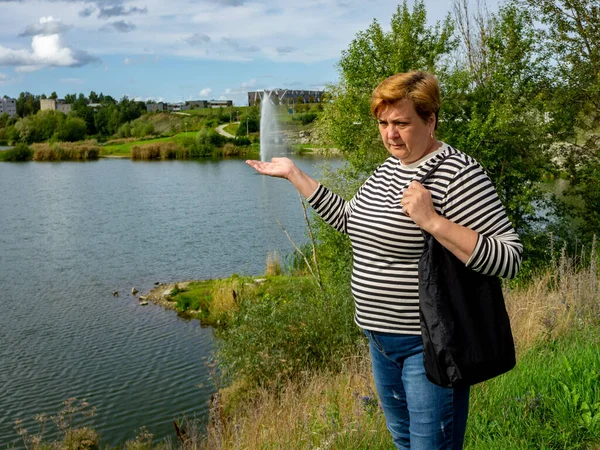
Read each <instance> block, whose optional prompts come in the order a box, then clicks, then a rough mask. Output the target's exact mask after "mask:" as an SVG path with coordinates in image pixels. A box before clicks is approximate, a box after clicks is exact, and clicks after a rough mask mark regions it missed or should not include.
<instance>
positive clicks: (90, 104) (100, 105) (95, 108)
mask: <svg viewBox="0 0 600 450" xmlns="http://www.w3.org/2000/svg"><path fill="white" fill-rule="evenodd" d="M87 106H88V108H92V109H93V110H98V109H100V108H101V107H102V103H88V104H87Z"/></svg>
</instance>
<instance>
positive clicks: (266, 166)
mask: <svg viewBox="0 0 600 450" xmlns="http://www.w3.org/2000/svg"><path fill="white" fill-rule="evenodd" d="M246 164H248V165H249V166H251V167H252V168H254V170H256V171H257V172H258V173H260V174H262V175H268V176H270V177H277V178H286V179H288V180H289V178H290V175H291V174H292V173H293V172H294V169H296V164H294V161H292V160H291V159H289V158H273V159H271V161H270V162H268V161H256V160H248V161H246Z"/></svg>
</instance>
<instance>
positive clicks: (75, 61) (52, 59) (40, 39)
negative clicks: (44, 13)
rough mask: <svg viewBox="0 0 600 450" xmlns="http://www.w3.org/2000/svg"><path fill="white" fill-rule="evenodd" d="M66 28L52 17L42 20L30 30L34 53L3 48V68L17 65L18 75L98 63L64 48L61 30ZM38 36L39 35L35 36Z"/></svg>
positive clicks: (0, 58)
mask: <svg viewBox="0 0 600 450" xmlns="http://www.w3.org/2000/svg"><path fill="white" fill-rule="evenodd" d="M64 30H66V28H65V27H64V26H63V25H61V24H60V21H57V20H55V19H54V18H52V16H50V17H42V18H41V19H39V25H35V26H30V27H28V28H27V30H26V31H25V33H23V35H24V36H29V35H32V39H31V50H25V49H19V50H15V49H12V48H7V47H4V46H2V45H0V66H15V70H16V71H18V72H32V71H35V70H39V69H41V68H43V67H78V66H83V65H85V64H88V63H90V62H93V61H96V60H97V59H96V58H94V57H93V56H91V55H89V54H88V53H86V52H83V51H80V50H74V49H71V48H69V47H67V46H66V45H65V43H64V42H63V40H62V38H61V35H60V34H59V33H58V32H59V31H64ZM34 33H37V34H34Z"/></svg>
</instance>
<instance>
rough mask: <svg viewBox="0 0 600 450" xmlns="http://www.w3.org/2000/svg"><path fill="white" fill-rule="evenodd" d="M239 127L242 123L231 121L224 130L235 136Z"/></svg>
mask: <svg viewBox="0 0 600 450" xmlns="http://www.w3.org/2000/svg"><path fill="white" fill-rule="evenodd" d="M239 127H240V125H239V124H238V123H230V124H229V125H227V126H226V127H225V128H223V130H224V131H226V132H227V133H229V134H233V135H234V136H235V135H236V133H237V130H238V128H239Z"/></svg>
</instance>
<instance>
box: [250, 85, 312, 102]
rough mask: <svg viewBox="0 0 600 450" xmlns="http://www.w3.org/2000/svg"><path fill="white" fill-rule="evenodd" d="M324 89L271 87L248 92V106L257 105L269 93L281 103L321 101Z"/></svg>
mask: <svg viewBox="0 0 600 450" xmlns="http://www.w3.org/2000/svg"><path fill="white" fill-rule="evenodd" d="M323 94H324V91H306V90H300V89H271V90H262V91H254V92H248V106H253V105H256V104H257V103H260V101H261V100H262V98H263V97H264V96H265V95H267V96H270V97H271V98H272V99H273V101H275V100H274V99H275V97H276V98H277V101H278V102H279V104H288V105H291V104H292V103H321V98H322V97H323Z"/></svg>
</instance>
